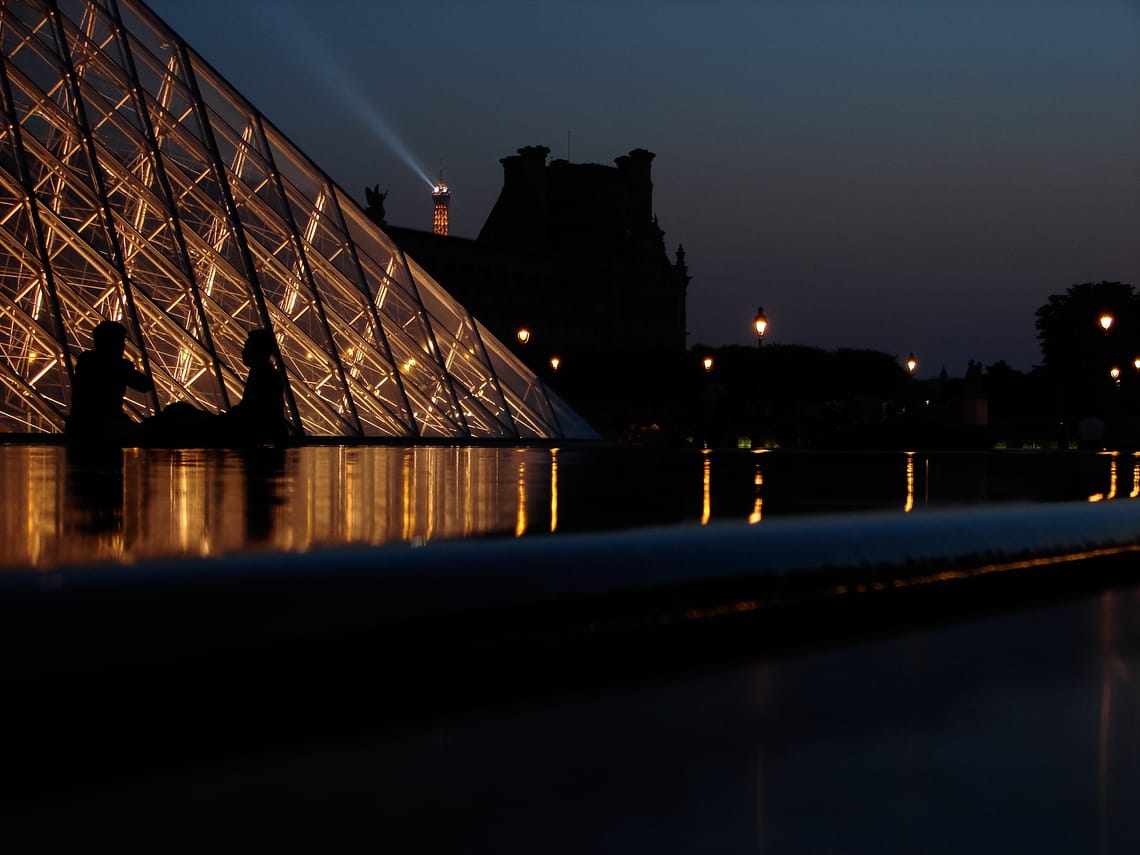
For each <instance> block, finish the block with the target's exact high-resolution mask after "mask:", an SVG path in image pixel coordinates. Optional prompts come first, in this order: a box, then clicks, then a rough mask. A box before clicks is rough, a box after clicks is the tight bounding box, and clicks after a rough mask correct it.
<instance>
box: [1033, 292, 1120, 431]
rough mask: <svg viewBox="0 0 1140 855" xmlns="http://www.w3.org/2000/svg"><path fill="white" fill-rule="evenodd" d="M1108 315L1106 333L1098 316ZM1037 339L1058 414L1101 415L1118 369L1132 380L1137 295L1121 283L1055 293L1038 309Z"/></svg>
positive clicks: (1108, 405) (1104, 409)
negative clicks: (1110, 320) (1113, 370)
mask: <svg viewBox="0 0 1140 855" xmlns="http://www.w3.org/2000/svg"><path fill="white" fill-rule="evenodd" d="M1106 314H1107V315H1111V316H1112V318H1113V323H1112V326H1111V327H1110V328H1109V330H1108V331H1107V332H1105V330H1104V329H1103V327H1102V326H1101V324H1100V318H1101V316H1102V315H1106ZM1036 326H1037V339H1038V341H1039V342H1040V344H1041V355H1042V358H1043V360H1044V364H1045V368H1046V370H1047V372H1048V374H1049V376H1050V378H1051V380H1052V382H1053V386H1054V388H1055V389H1056V391H1057V393H1058V395H1059V400H1058V404H1059V406H1060V408H1061V413H1062V416H1063V417H1065V418H1067V419H1072V418H1079V417H1081V416H1085V415H1102V416H1103V415H1105V413H1106V411H1107V409H1108V408H1109V407H1110V406H1111V404H1112V395H1113V393H1114V391H1115V389H1114V387H1115V384H1114V382H1113V380H1112V378H1111V377H1110V376H1109V370H1110V369H1111V368H1113V367H1114V366H1115V367H1118V368H1120V369H1121V371H1122V372H1123V374H1122V377H1125V378H1127V381H1128V382H1129V383H1133V382H1135V378H1134V377H1133V376H1132V375H1135V374H1136V369H1135V368H1134V367H1133V360H1135V359H1136V358H1137V357H1140V297H1138V296H1137V295H1136V294H1135V293H1134V291H1133V287H1132V286H1131V285H1128V284H1126V283H1124V282H1097V283H1092V282H1085V283H1082V284H1080V285H1073V286H1071V287H1069V289H1068V290H1067V291H1065V293H1064V294H1054V295H1051V296H1050V297H1049V302H1048V303H1046V304H1045V305H1044V306H1041V307H1040V308H1039V309H1038V310H1037V321H1036Z"/></svg>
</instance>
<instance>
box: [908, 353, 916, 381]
mask: <svg viewBox="0 0 1140 855" xmlns="http://www.w3.org/2000/svg"><path fill="white" fill-rule="evenodd" d="M917 370H918V360H917V359H915V358H914V354H913V353H912V354H911V355H910V356H908V357H907V358H906V373H907V374H909V375H910V376H911V377H913V376H914V372H915V371H917Z"/></svg>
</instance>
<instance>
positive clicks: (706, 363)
mask: <svg viewBox="0 0 1140 855" xmlns="http://www.w3.org/2000/svg"><path fill="white" fill-rule="evenodd" d="M701 364H702V365H704V366H705V371H712V367H713V358H712V357H711V356H706V357H705V358H704V359H702V360H701Z"/></svg>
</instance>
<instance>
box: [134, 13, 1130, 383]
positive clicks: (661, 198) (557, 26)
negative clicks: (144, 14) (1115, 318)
mask: <svg viewBox="0 0 1140 855" xmlns="http://www.w3.org/2000/svg"><path fill="white" fill-rule="evenodd" d="M150 5H151V7H152V8H153V9H154V10H155V12H157V13H158V14H159V15H160V16H161V17H162V18H164V19H165V20H166V22H167V23H168V24H170V25H171V26H172V27H173V28H174V29H175V30H176V31H178V32H179V33H180V34H181V35H182V37H183V38H185V39H186V40H187V41H188V42H189V43H190V45H191V46H192V47H193V48H194V49H195V50H196V51H197V52H198V53H200V54H201V55H202V56H203V57H204V58H205V59H206V60H207V61H209V62H210V63H211V64H212V65H214V67H215V68H217V69H218V71H219V72H221V73H222V75H223V76H224V77H226V78H227V79H229V81H230V82H231V83H233V84H234V85H235V86H236V87H237V89H238V90H239V91H240V92H241V93H242V94H243V95H245V97H247V98H248V99H249V100H250V101H251V102H252V103H253V104H254V106H256V107H257V108H258V109H259V110H261V111H262V113H264V114H265V115H266V117H267V118H268V119H269V120H270V121H271V122H272V123H273V124H275V125H277V126H278V127H279V128H280V129H281V130H282V131H283V132H284V133H285V134H286V135H287V136H289V137H290V138H291V139H292V140H293V141H294V142H295V143H297V144H298V145H299V146H300V147H301V149H302V150H304V151H305V152H306V153H307V154H308V155H309V156H310V157H311V158H312V159H313V160H314V161H315V162H316V163H317V165H318V166H320V167H321V168H322V169H323V170H324V171H325V172H327V173H328V174H329V176H330V177H331V178H332V179H333V180H334V181H335V182H336V183H337V184H339V185H340V186H341V187H343V188H344V189H345V190H346V191H347V192H348V193H349V194H350V195H352V196H353V197H355V198H356V199H357V200H358V201H361V202H363V199H364V188H365V187H366V186H370V185H374V184H379V185H380V189H381V190H385V189H387V190H388V191H389V195H388V199H387V202H386V208H387V213H388V221H389V222H391V223H394V224H397V225H402V226H409V227H412V228H422V229H430V228H431V198H430V187H429V184H428V181H429V179H431V178H434V177H436V176H437V175H438V172H439V166H440V160H441V158H442V161H443V168H444V177H445V179H446V181H447V183H448V184H449V185H450V187H451V190H452V199H451V233H452V234H453V235H459V236H462V237H475V236H476V234H477V233H478V232H479V229H480V227H481V226H482V224H483V221H484V219H485V218H486V216H487V214H488V213H489V212H490V210H491V206H492V205H493V204H494V201H495V199H496V197H497V196H498V192H499V189H500V187H501V186H502V167H501V166H500V165H499V159H500V158H502V157H505V156H507V155H510V154H514V152H515V151H516V149H518V148H519V147H521V146H524V145H545V146H547V147H549V148H550V149H551V156H552V157H566V156H567V153H569V157H570V159H571V160H572V161H574V162H579V163H586V162H594V163H604V164H609V165H612V164H613V159H614V158H615V157H617V156H619V155H622V154H624V153H626V152H627V151H629V150H630V149H633V148H647V149H649V150H650V151H652V152H654V153H656V155H657V158H656V160H655V161H654V164H653V179H654V207H655V210H656V214H657V216H658V220H659V223H660V226H661V227H662V228H663V229H664V230H665V241H666V246H667V248H668V250H669V253H670V256H672V254H673V252H674V251H675V250H676V247H677V244H678V243H680V244H683V245H684V247H685V252H686V255H687V260H688V264H689V271H690V274H691V275H692V277H693V281H692V283H691V284H690V286H689V299H688V328H689V338H688V343H689V345H693V344H697V343H704V344H710V345H721V344H755V336H754V335H753V334H752V331H751V326H750V324H751V319H752V316H753V315H754V314H755V312H756V307H757V306H758V305H763V307H764V310H765V314H766V315H767V316H768V319H769V322H770V325H769V330H768V336H767V337H766V341H772V342H781V343H790V344H806V345H814V346H819V347H825V348H829V349H830V348H836V347H869V348H874V349H877V350H883V351H886V352H888V353H894V354H898V355H899V356H900V358H905V357H906V355H907V354H908V353H910V352H912V351H913V352H914V353H915V355H916V356H917V357H918V359H919V362H920V367H919V375H920V376H924V375H925V376H933V375H934V374H937V372H938V371H939V370H940V369H941V368H942V367H943V366H945V367H946V369H947V371H948V372H949V373H950V374H951V376H960V375H962V374H963V373H964V372H965V369H966V363H967V361H968V360H969V359H977V360H980V361H981V362H983V363H984V364H987V365H988V364H990V363H992V362H996V361H997V360H999V359H1004V360H1006V361H1007V362H1008V363H1010V365H1012V366H1013V367H1015V368H1018V369H1021V370H1028V369H1029V368H1031V367H1032V366H1033V365H1034V364H1035V363H1036V362H1038V361H1039V360H1040V355H1039V350H1038V347H1037V342H1036V338H1035V331H1034V328H1033V320H1034V311H1035V310H1036V308H1037V307H1038V306H1040V305H1041V304H1043V303H1044V302H1046V300H1047V298H1048V296H1049V295H1050V294H1054V293H1060V292H1062V291H1064V290H1065V289H1066V288H1067V287H1068V286H1069V285H1072V284H1075V283H1078V282H1087V281H1100V280H1102V279H1108V280H1121V281H1125V282H1130V283H1132V284H1134V285H1136V286H1137V287H1138V288H1140V2H1136V1H1135V0H755V2H746V0H608V2H607V0H576V2H570V0H559V1H558V2H556V1H555V0H383V2H378V0H196V2H194V3H187V2H185V0H150ZM442 284H443V285H444V286H445V287H446V285H447V283H446V282H444V283H442Z"/></svg>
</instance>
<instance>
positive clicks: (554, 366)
mask: <svg viewBox="0 0 1140 855" xmlns="http://www.w3.org/2000/svg"><path fill="white" fill-rule="evenodd" d="M561 364H562V360H561V359H559V358H558V357H557V356H552V357H550V370H551V371H557V370H558V366H559V365H561Z"/></svg>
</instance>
